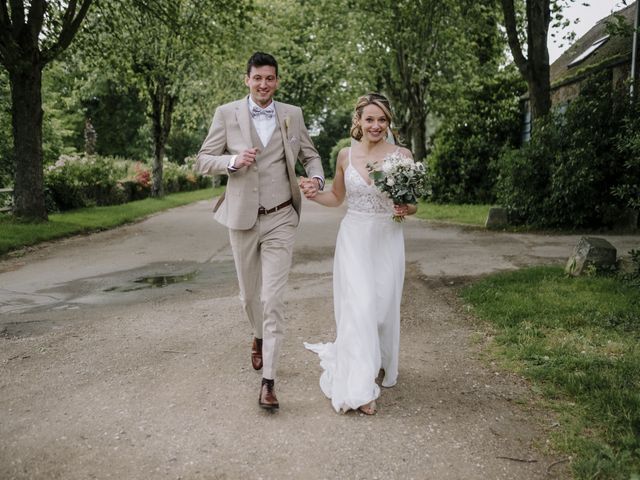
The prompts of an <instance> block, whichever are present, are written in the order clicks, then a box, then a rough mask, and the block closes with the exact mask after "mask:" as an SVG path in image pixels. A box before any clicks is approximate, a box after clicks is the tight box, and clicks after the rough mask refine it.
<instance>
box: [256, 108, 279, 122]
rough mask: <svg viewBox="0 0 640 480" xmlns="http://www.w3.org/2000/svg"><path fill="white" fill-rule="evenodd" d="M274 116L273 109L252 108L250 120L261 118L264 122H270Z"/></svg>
mask: <svg viewBox="0 0 640 480" xmlns="http://www.w3.org/2000/svg"><path fill="white" fill-rule="evenodd" d="M275 114H276V111H275V110H274V108H273V107H267V108H260V107H257V106H254V107H253V108H252V109H251V117H252V118H260V117H262V118H264V119H265V120H271V119H272V118H273V116H274V115H275Z"/></svg>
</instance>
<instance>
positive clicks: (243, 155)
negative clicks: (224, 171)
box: [233, 148, 259, 168]
mask: <svg viewBox="0 0 640 480" xmlns="http://www.w3.org/2000/svg"><path fill="white" fill-rule="evenodd" d="M258 152H259V150H258V149H257V148H249V149H247V150H245V151H243V152H240V153H239V154H238V155H237V156H236V159H235V161H234V162H233V168H242V167H248V166H250V165H253V164H254V163H256V155H257V154H258Z"/></svg>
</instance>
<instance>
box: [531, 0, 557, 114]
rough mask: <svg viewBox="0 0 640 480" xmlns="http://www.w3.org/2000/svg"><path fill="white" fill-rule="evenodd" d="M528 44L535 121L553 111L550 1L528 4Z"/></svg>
mask: <svg viewBox="0 0 640 480" xmlns="http://www.w3.org/2000/svg"><path fill="white" fill-rule="evenodd" d="M527 18H528V22H527V43H528V46H529V48H528V50H529V52H528V53H529V62H528V63H529V65H528V67H529V68H528V72H527V73H528V75H527V78H526V80H527V83H528V85H529V97H530V100H531V116H532V118H533V120H534V121H535V120H536V119H538V118H541V117H544V116H545V115H546V114H547V113H549V110H551V83H550V67H549V49H548V46H547V36H548V33H549V23H550V21H551V11H550V8H549V0H529V1H528V2H527Z"/></svg>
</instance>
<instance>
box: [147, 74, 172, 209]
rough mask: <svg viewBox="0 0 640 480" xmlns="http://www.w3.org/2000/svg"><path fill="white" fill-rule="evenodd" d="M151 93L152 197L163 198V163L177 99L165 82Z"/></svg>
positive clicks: (160, 83)
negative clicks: (170, 92)
mask: <svg viewBox="0 0 640 480" xmlns="http://www.w3.org/2000/svg"><path fill="white" fill-rule="evenodd" d="M150 93H151V110H152V113H151V116H152V121H153V143H154V154H153V168H152V176H151V178H152V186H151V196H152V197H162V196H163V195H164V187H163V181H162V178H163V168H162V162H163V160H164V156H165V152H166V146H167V140H168V139H169V134H170V133H171V121H172V116H173V108H174V105H175V101H176V99H175V97H173V96H172V95H171V94H169V93H167V92H166V87H165V85H164V83H163V82H159V83H158V84H157V85H156V86H155V87H154V88H153V89H150Z"/></svg>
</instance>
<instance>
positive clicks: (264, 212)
mask: <svg viewBox="0 0 640 480" xmlns="http://www.w3.org/2000/svg"><path fill="white" fill-rule="evenodd" d="M292 203H293V200H291V199H289V200H287V201H286V202H283V203H281V204H280V205H276V206H275V207H273V208H270V209H268V210H267V209H266V208H264V207H260V208H258V215H267V214H269V213H273V212H277V211H278V210H282V209H283V208H284V207H288V206H289V205H291V204H292Z"/></svg>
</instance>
